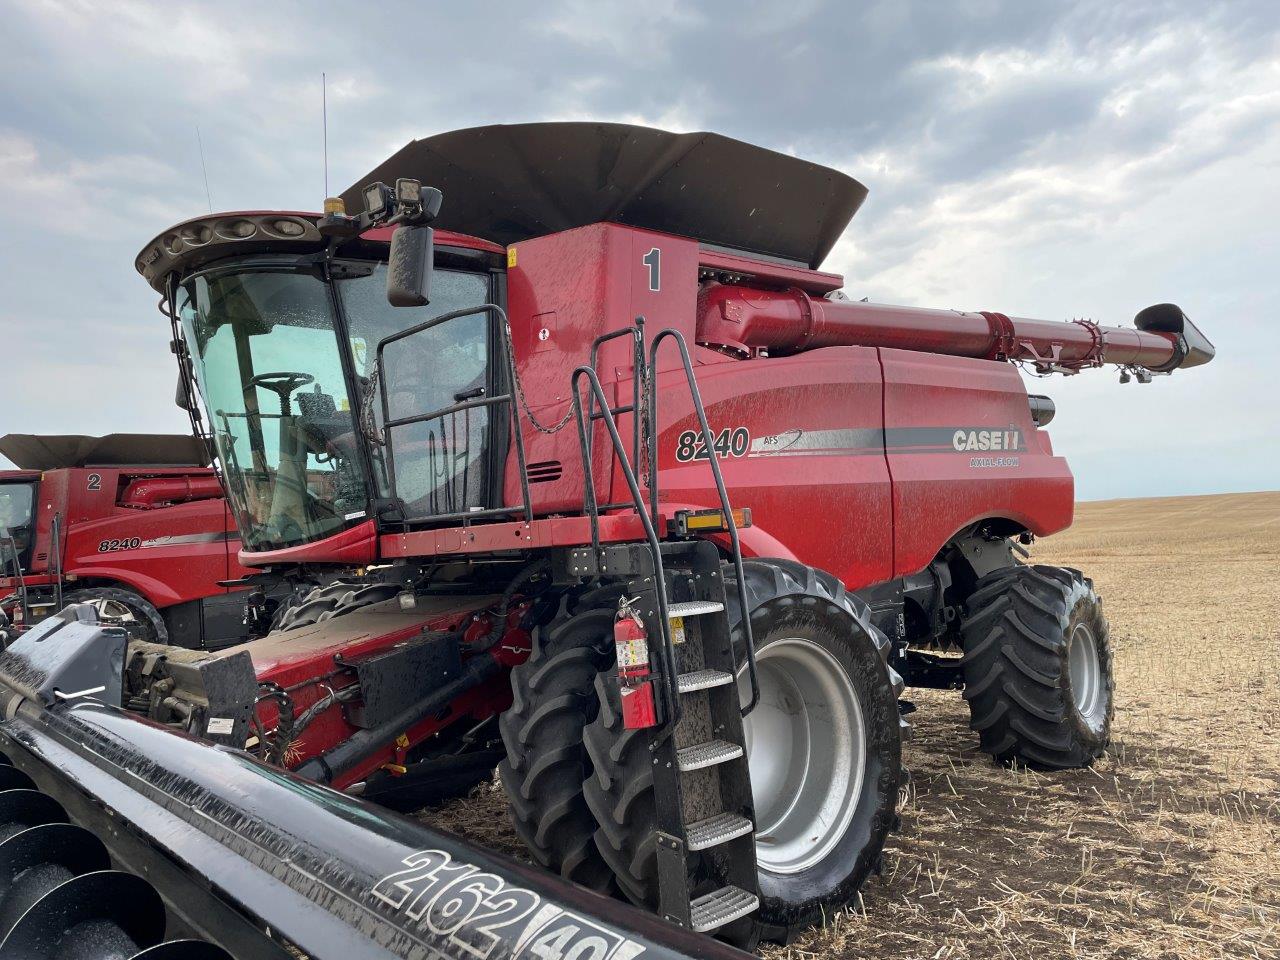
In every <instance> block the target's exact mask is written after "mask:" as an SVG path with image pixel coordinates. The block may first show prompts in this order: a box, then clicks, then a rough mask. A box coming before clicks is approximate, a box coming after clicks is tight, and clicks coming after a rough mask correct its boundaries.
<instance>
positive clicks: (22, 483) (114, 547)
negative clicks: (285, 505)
mask: <svg viewBox="0 0 1280 960" xmlns="http://www.w3.org/2000/svg"><path fill="white" fill-rule="evenodd" d="M0 454H3V455H4V456H5V457H8V458H9V460H10V461H12V462H13V463H14V464H16V465H17V466H18V469H17V470H3V471H0V528H2V529H0V614H3V615H4V616H5V617H6V618H7V619H8V620H9V621H10V624H11V629H12V630H13V632H18V631H21V630H22V629H25V628H27V627H30V626H33V625H34V624H36V623H38V622H39V621H40V620H42V619H44V618H45V617H46V616H48V615H49V614H50V613H52V612H54V611H56V610H60V609H61V608H62V606H63V605H64V603H89V604H92V605H93V606H94V607H95V608H96V609H97V611H98V614H99V616H100V617H101V618H102V619H103V621H104V622H110V623H117V624H119V625H121V626H123V627H125V629H126V630H127V631H128V633H129V635H130V636H131V637H134V638H135V639H139V640H147V641H152V642H156V643H162V644H164V643H168V644H173V645H175V646H180V647H193V648H197V649H216V648H218V647H225V646H227V645H229V644H232V643H238V642H240V641H241V640H243V639H244V638H245V635H246V630H245V626H244V623H243V615H244V599H245V598H244V596H243V595H242V594H239V593H233V592H232V591H231V590H229V589H228V588H227V587H225V586H222V585H221V584H222V582H223V581H227V580H229V579H238V578H240V577H242V576H244V575H245V574H247V573H248V572H249V571H247V570H246V569H245V568H243V567H241V566H240V564H239V562H238V561H237V558H236V554H237V551H238V550H239V546H240V544H239V534H238V533H237V532H236V528H235V521H234V519H233V518H232V517H231V514H230V513H229V511H228V510H227V506H226V503H225V501H224V500H223V498H222V485H221V484H220V483H219V481H218V478H217V476H216V475H215V474H214V472H213V471H212V470H211V469H209V466H208V463H209V461H208V459H207V457H206V455H205V453H204V451H203V448H202V445H201V444H200V442H199V441H198V440H197V439H196V438H194V437H190V436H152V435H142V434H111V435H109V436H105V437H82V436H32V435H29V434H17V433H11V434H8V435H7V436H4V437H0Z"/></svg>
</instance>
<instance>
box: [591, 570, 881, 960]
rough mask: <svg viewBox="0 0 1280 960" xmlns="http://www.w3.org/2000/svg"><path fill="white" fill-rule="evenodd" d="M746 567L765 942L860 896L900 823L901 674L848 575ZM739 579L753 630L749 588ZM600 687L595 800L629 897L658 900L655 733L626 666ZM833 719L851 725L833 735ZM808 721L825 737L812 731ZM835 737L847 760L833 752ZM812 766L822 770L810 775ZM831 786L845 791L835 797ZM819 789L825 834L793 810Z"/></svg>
mask: <svg viewBox="0 0 1280 960" xmlns="http://www.w3.org/2000/svg"><path fill="white" fill-rule="evenodd" d="M743 566H744V572H745V574H746V580H747V594H748V598H749V607H750V616H751V624H752V629H753V632H754V635H755V639H756V650H757V661H758V663H759V673H760V678H761V694H762V696H761V705H760V706H759V707H757V709H756V711H755V712H754V713H753V714H751V715H750V716H748V718H747V724H748V731H747V742H748V757H749V763H750V766H751V769H752V787H753V792H754V793H755V794H756V797H755V806H756V818H757V824H758V826H761V827H762V828H763V829H764V830H765V831H766V833H765V835H758V836H757V842H756V849H757V854H758V871H757V875H758V879H759V884H760V892H761V903H760V910H759V911H758V912H757V914H755V917H756V919H757V921H758V922H759V924H760V934H761V936H762V937H763V938H765V939H770V940H777V941H781V942H786V941H787V940H789V939H790V938H791V936H792V934H794V933H796V932H798V931H799V930H800V929H803V928H805V927H808V926H812V925H814V924H815V923H819V922H821V921H822V918H823V917H824V916H830V915H831V913H832V911H834V910H835V909H838V908H839V907H841V906H843V905H844V904H846V903H848V902H849V901H850V900H852V899H853V898H854V896H855V895H856V894H857V891H858V888H859V887H860V886H861V885H862V883H863V881H864V880H865V879H866V878H867V876H868V874H870V873H871V871H872V870H873V869H874V868H875V867H876V865H877V863H878V862H879V859H880V852H881V849H882V848H883V846H884V842H885V838H886V837H887V836H888V834H889V831H890V830H891V829H893V827H894V825H895V823H896V821H897V814H896V806H897V799H898V791H899V788H900V786H901V784H902V782H903V770H902V763H901V741H902V736H901V730H900V718H899V711H898V702H897V697H898V694H899V693H900V692H901V680H900V678H898V677H897V675H896V674H894V673H893V672H892V671H891V670H890V669H889V668H888V667H887V666H886V664H885V661H884V657H885V655H886V650H887V646H888V644H887V641H885V640H884V638H883V636H882V635H880V634H879V632H878V631H876V629H875V628H874V627H873V626H872V625H871V623H870V620H869V618H868V612H867V608H866V606H865V605H863V604H861V603H860V602H859V601H857V600H855V599H854V598H852V597H849V596H848V595H847V594H846V593H845V591H844V588H843V586H842V585H841V584H840V583H839V582H838V581H837V580H836V578H834V577H831V576H829V575H828V574H824V573H821V572H820V571H816V570H813V569H812V568H810V567H805V566H803V565H802V564H798V563H791V562H787V561H772V560H751V561H747V562H746V563H745V564H744V565H743ZM726 571H727V573H731V572H732V568H726ZM725 586H726V592H727V594H728V597H729V601H730V607H731V612H730V622H731V626H732V629H733V634H734V637H735V638H740V637H741V627H740V623H741V619H742V617H741V613H740V612H739V611H737V610H736V609H734V608H735V607H736V604H734V600H735V599H736V596H737V592H736V584H735V583H733V582H728V583H726V584H725ZM882 644H883V647H884V648H885V649H882ZM743 684H744V686H745V679H744V681H743ZM596 689H597V692H598V693H599V695H600V699H601V708H600V716H599V718H598V719H597V720H596V721H595V722H594V723H593V724H592V725H591V726H590V727H589V728H588V730H587V737H586V744H587V750H588V752H589V754H590V756H591V761H592V766H593V768H594V771H593V773H592V775H591V778H590V779H589V780H588V781H587V783H586V797H587V802H588V804H590V807H591V810H592V812H593V813H594V814H595V817H596V820H597V821H599V823H600V829H599V831H598V832H597V833H596V845H597V846H598V847H599V849H600V852H601V854H602V855H603V857H604V859H605V860H606V861H608V862H609V864H610V865H611V866H612V868H613V869H614V871H615V872H616V873H617V875H618V880H619V885H620V886H621V887H622V889H623V891H624V892H625V893H626V894H627V896H628V897H629V898H631V899H632V900H633V901H635V902H637V903H640V904H642V905H646V906H649V907H650V908H652V907H653V906H655V905H656V903H657V901H658V889H657V883H658V880H657V860H656V846H655V843H656V838H655V830H656V825H655V819H654V797H653V777H652V773H651V772H650V767H651V763H652V761H651V759H650V757H649V752H648V749H647V736H646V735H645V732H644V731H627V730H624V729H623V727H622V723H621V717H620V710H619V704H618V699H619V698H618V690H617V682H616V679H615V678H614V675H613V667H612V665H610V667H609V668H608V669H606V670H604V671H602V672H601V674H600V676H599V677H598V678H597V680H596ZM823 717H837V718H840V722H839V723H834V724H832V723H828V724H827V725H826V726H825V730H823V729H820V728H822V727H823V723H822V718H823ZM792 718H795V719H794V722H791V719H792ZM806 722H807V723H808V724H809V725H811V727H810V729H811V731H812V736H808V735H807V734H806V733H805V732H804V731H805V726H806ZM833 746H838V747H839V748H840V749H842V750H843V751H844V755H843V756H840V757H837V756H833V755H832V754H833V749H832V748H833ZM806 751H811V752H809V753H807V754H806V759H805V760H802V759H800V757H799V755H800V754H802V753H806ZM784 760H790V761H792V762H780V761H784ZM842 760H843V761H846V762H843V763H842V762H841V761H842ZM766 768H767V769H766ZM842 771H847V775H846V773H845V772H842ZM810 772H812V773H813V774H815V775H813V776H809V777H806V773H810ZM831 784H843V786H842V787H838V788H836V789H827V790H826V792H825V793H824V789H826V788H828V787H829V786H830V785H831ZM842 791H843V793H842ZM806 797H809V798H810V802H809V806H808V809H809V810H810V812H812V813H814V814H815V815H814V816H812V817H809V818H808V819H809V822H808V827H811V828H812V829H813V830H814V831H816V832H817V835H818V839H817V840H816V841H815V842H809V838H810V835H811V834H810V833H806V824H805V823H804V822H802V821H805V819H806V818H805V815H804V814H803V812H802V813H801V815H800V816H799V817H798V818H790V817H789V810H791V809H792V808H798V807H802V806H804V801H805V798H806ZM793 799H796V800H797V803H796V804H791V803H790V801H791V800H793ZM824 799H825V800H826V801H827V802H826V803H824ZM763 818H767V820H768V822H765V820H764V819H763ZM824 824H826V825H827V826H829V825H830V824H835V826H834V829H827V826H824ZM824 831H825V832H824ZM806 850H808V851H809V853H808V854H806V852H805V851H806ZM813 851H817V853H816V855H811V854H813ZM696 875H697V871H696V870H695V876H696Z"/></svg>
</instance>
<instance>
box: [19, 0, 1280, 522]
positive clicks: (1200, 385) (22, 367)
mask: <svg viewBox="0 0 1280 960" xmlns="http://www.w3.org/2000/svg"><path fill="white" fill-rule="evenodd" d="M0 23H3V24H4V28H5V33H6V39H5V43H4V47H5V56H4V57H3V58H2V59H0V78H2V83H3V91H4V96H3V97H2V98H0V206H2V207H3V209H4V211H5V220H6V225H5V227H4V228H3V229H2V230H0V258H2V261H0V262H3V265H4V269H3V271H2V272H0V284H3V286H2V287H0V333H3V337H2V338H0V357H3V358H4V365H3V375H2V376H0V433H5V432H9V431H20V432H39V433H62V432H65V433H107V432H112V431H183V430H185V419H184V416H183V415H182V414H181V412H180V411H178V410H177V409H176V408H175V407H174V406H173V403H172V396H173V382H174V368H173V366H172V361H171V358H170V356H169V354H168V349H167V340H168V334H167V330H166V325H165V323H164V321H163V320H162V318H161V317H160V315H159V314H158V313H157V312H156V310H155V296H154V294H153V293H152V292H151V290H150V288H148V287H147V286H146V285H145V284H144V283H143V281H142V280H141V279H139V278H138V277H137V276H136V275H135V274H134V272H133V269H132V261H133V257H134V255H135V254H136V252H137V251H138V250H139V249H140V248H141V246H142V244H143V243H144V242H146V241H147V240H148V239H149V238H150V237H152V236H153V235H154V234H156V233H157V232H159V231H160V230H162V229H163V228H165V227H166V226H169V225H170V224H172V223H173V222H176V221H178V220H181V219H184V218H186V217H189V216H194V215H198V214H200V213H203V212H206V211H207V209H208V206H209V199H208V198H209V197H211V199H212V205H213V207H214V209H218V210H227V209H244V208H286V209H314V208H316V207H318V206H319V204H320V201H321V198H322V197H323V192H324V181H323V170H322V164H321V156H322V152H321V122H320V73H321V71H322V70H323V71H325V72H326V73H327V74H328V79H329V86H328V90H329V134H330V140H329V163H330V182H331V184H332V185H333V188H334V189H335V190H336V189H339V188H342V187H345V186H346V185H347V184H348V183H350V182H351V181H352V180H354V179H355V178H357V177H358V176H360V175H361V174H363V173H364V172H366V171H367V170H369V169H371V168H372V167H373V166H374V165H375V164H376V163H377V162H378V161H380V160H381V159H383V158H384V157H385V156H386V155H387V154H388V153H390V152H391V151H392V150H394V149H396V148H398V147H400V146H401V145H403V144H404V143H405V142H406V141H408V140H409V139H412V138H414V137H420V136H426V135H429V134H432V133H437V132H440V131H443V130H449V129H454V128H458V127H466V126H475V125H481V124H488V123H501V122H519V121H528V120H579V119H600V120H619V121H626V122H632V123H644V124H649V125H652V126H658V127H664V128H667V129H672V130H680V131H692V130H714V131H717V132H720V133H724V134H728V135H730V136H734V137H738V138H741V139H744V140H749V141H752V142H754V143H758V144H761V145H763V146H767V147H771V148H774V149H778V150H784V151H790V152H794V153H797V154H799V155H801V156H804V157H807V158H810V159H813V160H817V161H819V162H822V163H826V164H829V165H832V166H835V167H839V168H840V169H843V170H845V171H846V172H848V173H850V174H852V175H854V176H855V177H857V178H858V179H860V180H862V181H863V182H864V183H866V184H867V185H868V186H869V187H870V188H871V194H870V197H869V199H868V201H867V203H866V205H865V206H864V207H863V209H862V211H861V212H860V213H859V215H858V217H857V218H856V219H855V220H854V222H853V224H852V225H851V227H850V229H849V231H848V232H847V234H846V235H845V237H844V239H843V240H842V242H841V243H840V245H839V246H838V247H837V249H836V251H835V252H834V253H833V254H832V256H831V258H830V259H829V260H828V261H827V264H826V267H827V269H831V270H837V271H840V272H843V273H844V274H845V276H846V290H847V291H848V292H849V294H850V295H851V296H853V297H855V298H860V297H864V296H866V297H870V298H871V299H873V300H879V301H884V302H890V303H907V304H920V305H928V306H938V307H957V308H964V309H988V310H998V311H1002V312H1005V313H1009V314H1015V315H1021V316H1033V317H1044V318H1047V319H1066V318H1070V317H1090V318H1092V319H1094V320H1097V321H1099V322H1102V323H1114V324H1120V323H1127V322H1129V321H1130V320H1131V318H1132V316H1133V314H1134V313H1135V312H1136V311H1137V310H1138V309H1140V308H1141V307H1144V306H1146V305H1148V304H1151V303H1155V302H1161V301H1168V300H1171V301H1174V302H1176V303H1179V304H1180V305H1181V306H1182V307H1183V309H1184V310H1185V311H1186V312H1187V313H1188V315H1190V316H1191V317H1192V318H1193V319H1195V320H1196V321H1197V323H1198V324H1200V326H1201V327H1202V329H1204V330H1205V331H1206V333H1207V334H1208V335H1209V337H1210V339H1212V340H1213V341H1214V343H1215V344H1216V346H1217V348H1218V359H1217V360H1216V361H1215V362H1214V363H1213V364H1211V365H1210V366H1209V367H1205V368H1201V369H1198V370H1192V371H1189V372H1186V373H1183V374H1175V375H1174V376H1172V377H1166V378H1159V379H1158V380H1157V381H1156V382H1155V383H1153V384H1152V385H1150V386H1138V385H1137V384H1130V385H1128V386H1124V387H1122V386H1120V385H1118V384H1117V383H1116V378H1115V375H1114V373H1113V372H1111V371H1106V372H1099V371H1093V372H1089V373H1086V374H1084V375H1081V376H1079V377H1076V378H1074V379H1073V380H1071V381H1063V380H1062V379H1061V378H1055V379H1054V380H1052V381H1045V382H1044V383H1037V384H1036V389H1037V390H1038V391H1041V392H1047V393H1049V394H1051V395H1052V396H1053V397H1054V399H1055V400H1056V401H1057V404H1058V410H1059V414H1058V419H1057V421H1056V422H1055V423H1054V426H1053V428H1052V433H1053V435H1054V440H1055V444H1056V447H1057V449H1058V450H1059V451H1060V452H1063V453H1065V454H1067V455H1068V456H1069V458H1070V459H1071V462H1072V465H1073V467H1074V469H1075V472H1076V476H1077V484H1078V486H1077V489H1078V492H1079V494H1080V496H1081V497H1082V498H1084V499H1097V498H1103V497H1115V496H1140V495H1144V494H1177V493H1208V492H1216V491H1228V490H1257V489H1274V488H1277V487H1280V402H1277V383H1280V321H1278V320H1277V317H1276V315H1277V312H1278V310H1280V267H1278V266H1277V261H1278V260H1280V4H1277V3H1275V2H1274V0H1256V2H1252V3H1251V2H1238V3H1203V2H1199V0H1187V2H1181V3H1179V2H1141V0H1130V2H1126V3H1114V2H1111V0H1103V2H1097V3H1076V4H1068V3H1049V2H1032V0H1009V2H996V0H968V2H936V3H930V2H916V3H909V2H903V0H889V2H883V3H867V4H856V3H851V2H831V3H823V2H820V0H787V2H785V3H743V2H738V3H731V4H730V3H725V4H712V3H707V4H696V3H691V2H667V0H648V2H646V3H634V2H624V3H616V4H614V3H606V2H599V0H596V2H586V0H582V2H579V0H560V2H557V0H545V2H543V3H540V4H536V5H531V4H528V3H511V4H506V3H501V2H488V3H468V4H463V3H453V4H427V3H420V4H410V3H404V4H385V5H379V4H372V3H365V4H342V5H339V4H334V3H306V4H302V3H297V4H294V3H262V2H257V3H235V2H219V3H210V4H188V3H182V4H175V3H149V2H139V0H116V2H113V3H110V4H97V3H92V2H89V0H69V2H63V0H43V2H42V0H25V2H10V0H0ZM197 128H198V129H199V140H200V141H202V142H203V148H204V156H205V161H206V166H207V171H208V197H207V196H206V188H205V178H204V176H203V174H202V171H201V162H200V151H199V148H198V141H197ZM0 463H3V461H0Z"/></svg>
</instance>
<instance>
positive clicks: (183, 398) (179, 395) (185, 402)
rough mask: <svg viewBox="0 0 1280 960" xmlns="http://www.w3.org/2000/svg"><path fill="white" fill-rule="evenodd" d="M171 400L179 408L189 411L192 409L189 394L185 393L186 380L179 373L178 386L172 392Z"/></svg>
mask: <svg viewBox="0 0 1280 960" xmlns="http://www.w3.org/2000/svg"><path fill="white" fill-rule="evenodd" d="M173 402H174V403H176V404H177V405H178V409H180V410H186V411H188V412H190V411H191V409H192V401H191V394H189V393H187V380H186V378H185V377H184V376H183V375H182V374H181V373H179V374H178V388H177V389H176V390H175V391H174V392H173Z"/></svg>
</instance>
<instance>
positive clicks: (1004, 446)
mask: <svg viewBox="0 0 1280 960" xmlns="http://www.w3.org/2000/svg"><path fill="white" fill-rule="evenodd" d="M951 446H953V447H954V448H955V449H956V450H959V451H962V452H967V451H970V450H1013V451H1019V450H1025V449H1026V447H1025V446H1023V444H1022V431H1021V430H1018V429H1017V428H1015V427H1009V428H1008V429H1007V430H983V429H967V428H964V427H961V428H960V429H958V430H956V432H955V433H954V434H952V436H951Z"/></svg>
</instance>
